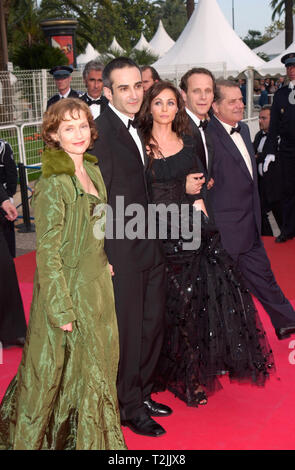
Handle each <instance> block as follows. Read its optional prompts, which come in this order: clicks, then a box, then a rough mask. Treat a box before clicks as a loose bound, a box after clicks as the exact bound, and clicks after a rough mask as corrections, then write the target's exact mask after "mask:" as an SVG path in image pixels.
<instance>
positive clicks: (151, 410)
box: [143, 398, 172, 416]
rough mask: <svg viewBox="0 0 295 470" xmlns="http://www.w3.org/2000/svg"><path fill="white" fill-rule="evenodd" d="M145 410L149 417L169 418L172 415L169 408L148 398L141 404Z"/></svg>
mask: <svg viewBox="0 0 295 470" xmlns="http://www.w3.org/2000/svg"><path fill="white" fill-rule="evenodd" d="M143 404H144V406H145V409H146V410H147V412H148V414H149V415H150V416H169V415H171V414H172V410H171V408H169V406H166V405H162V404H161V403H157V402H156V401H154V400H152V399H151V398H149V399H148V400H145V401H144V402H143Z"/></svg>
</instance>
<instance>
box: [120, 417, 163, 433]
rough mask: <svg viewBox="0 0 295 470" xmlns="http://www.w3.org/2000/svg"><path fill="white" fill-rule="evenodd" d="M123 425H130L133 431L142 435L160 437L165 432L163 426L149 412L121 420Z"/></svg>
mask: <svg viewBox="0 0 295 470" xmlns="http://www.w3.org/2000/svg"><path fill="white" fill-rule="evenodd" d="M121 424H122V426H128V428H129V429H131V431H133V432H135V433H136V434H141V435H142V436H150V437H159V436H162V435H163V434H165V432H166V431H165V429H164V428H162V426H160V425H159V424H158V423H156V421H154V420H153V419H152V418H151V417H150V416H148V415H147V414H144V413H143V414H141V415H139V416H137V417H135V418H132V419H128V420H123V421H121Z"/></svg>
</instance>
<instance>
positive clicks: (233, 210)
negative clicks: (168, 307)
mask: <svg viewBox="0 0 295 470" xmlns="http://www.w3.org/2000/svg"><path fill="white" fill-rule="evenodd" d="M212 106H213V110H214V117H212V119H211V120H210V123H209V125H208V130H209V132H210V135H211V137H212V139H213V143H214V147H215V154H214V161H213V170H212V173H213V178H214V186H213V188H212V190H211V191H212V194H211V195H212V202H213V211H214V217H215V223H216V225H217V227H218V229H219V231H220V234H221V241H222V244H223V246H224V248H225V249H226V250H227V252H228V253H229V254H230V255H231V257H232V258H233V259H234V261H236V264H237V267H238V268H239V269H240V271H241V272H242V274H243V276H244V279H245V281H246V285H247V287H248V288H249V290H250V292H252V293H253V294H254V295H255V296H256V297H257V298H258V300H259V301H260V302H261V303H262V305H263V307H264V308H265V310H266V312H267V313H268V314H269V316H270V319H271V322H272V324H273V326H274V328H275V331H276V334H277V337H278V338H279V339H284V338H287V337H289V336H290V335H291V334H293V333H295V312H294V310H293V308H292V306H291V304H290V302H289V301H288V300H287V299H286V298H285V296H284V294H283V292H282V291H281V289H280V287H279V286H278V284H277V282H276V280H275V278H274V275H273V273H272V271H271V266H270V262H269V259H268V257H267V255H266V252H265V249H264V246H263V244H262V240H261V237H260V226H261V212H260V202H259V194H258V187H257V172H256V162H255V155H254V151H253V145H252V142H251V139H250V133H249V129H248V126H247V125H246V124H245V123H243V122H241V120H242V118H243V113H244V103H243V97H242V93H241V90H240V88H239V86H238V85H237V84H235V83H233V82H231V81H229V80H219V81H217V88H216V97H215V101H214V103H213V105H212Z"/></svg>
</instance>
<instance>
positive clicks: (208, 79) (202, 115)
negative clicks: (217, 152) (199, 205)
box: [180, 67, 215, 195]
mask: <svg viewBox="0 0 295 470" xmlns="http://www.w3.org/2000/svg"><path fill="white" fill-rule="evenodd" d="M180 89H181V94H182V97H183V99H184V102H185V105H186V112H187V114H188V116H189V124H190V128H191V133H192V135H193V137H194V140H195V143H196V149H197V155H198V157H199V160H200V161H201V165H202V166H201V168H199V171H200V173H192V174H190V175H188V176H187V180H186V193H187V194H190V195H193V194H196V193H198V192H199V189H200V187H199V183H200V182H202V183H204V182H205V180H206V184H207V188H208V189H210V188H211V187H212V186H213V184H214V181H213V179H212V178H211V169H212V161H213V154H214V148H213V144H212V142H211V139H210V136H209V135H208V132H207V125H208V113H209V110H210V108H211V106H212V103H213V99H214V94H215V78H214V76H213V74H212V73H211V72H210V70H207V69H205V68H202V67H199V68H197V67H195V68H192V69H191V70H189V71H188V72H186V73H185V75H183V77H182V78H181V81H180ZM202 176H203V177H204V178H202Z"/></svg>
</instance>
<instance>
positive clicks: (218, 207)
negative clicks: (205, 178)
mask: <svg viewBox="0 0 295 470" xmlns="http://www.w3.org/2000/svg"><path fill="white" fill-rule="evenodd" d="M240 125H241V136H242V138H243V140H244V142H245V144H246V147H247V150H248V153H249V155H250V158H251V163H252V169H253V178H252V177H251V175H250V173H249V170H248V168H247V166H246V164H245V161H244V159H243V157H242V155H241V153H240V151H239V150H238V148H237V146H236V145H235V143H234V142H233V140H232V138H231V137H230V135H229V134H228V133H227V131H226V130H225V129H224V127H223V125H222V124H221V123H220V122H219V121H218V120H217V119H216V118H215V117H212V119H211V121H210V123H209V125H208V132H209V133H210V136H211V138H212V141H213V144H214V148H215V154H214V161H213V167H212V177H213V178H214V186H213V188H212V189H211V190H210V195H211V202H212V205H213V212H214V217H215V222H216V225H217V227H218V229H219V231H220V234H221V240H222V244H223V246H224V248H225V249H226V250H227V251H228V253H230V254H232V255H238V254H240V253H245V252H247V251H249V250H250V249H251V248H252V247H253V245H254V243H255V242H256V241H257V235H258V234H260V230H261V211H260V199H259V194H258V183H257V171H256V161H255V155H254V149H253V145H252V142H251V138H250V133H249V128H248V126H247V125H246V124H245V123H243V122H240Z"/></svg>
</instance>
